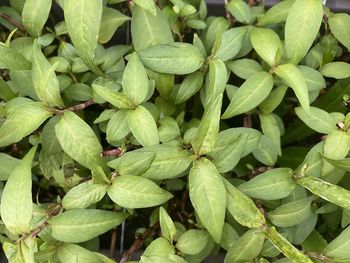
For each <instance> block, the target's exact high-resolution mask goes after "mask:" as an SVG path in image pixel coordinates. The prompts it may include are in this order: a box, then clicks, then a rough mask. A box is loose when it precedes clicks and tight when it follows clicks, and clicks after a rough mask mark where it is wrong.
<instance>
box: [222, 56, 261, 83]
mask: <svg viewBox="0 0 350 263" xmlns="http://www.w3.org/2000/svg"><path fill="white" fill-rule="evenodd" d="M227 67H228V68H229V69H230V70H231V71H232V72H233V73H234V74H235V75H236V76H237V77H240V78H241V79H249V77H250V76H252V75H253V74H255V73H257V72H259V71H262V67H261V66H260V64H259V63H258V62H256V61H255V60H253V59H247V58H243V59H238V60H234V61H230V62H228V64H227Z"/></svg>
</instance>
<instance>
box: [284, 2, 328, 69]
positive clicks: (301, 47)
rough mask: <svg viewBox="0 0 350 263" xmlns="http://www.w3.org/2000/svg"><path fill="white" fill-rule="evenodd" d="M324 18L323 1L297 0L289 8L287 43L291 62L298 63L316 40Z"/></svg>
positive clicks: (286, 29) (286, 30) (286, 32)
mask: <svg viewBox="0 0 350 263" xmlns="http://www.w3.org/2000/svg"><path fill="white" fill-rule="evenodd" d="M322 18H323V8H322V2H321V1H318V0H296V1H295V2H294V4H293V6H292V8H291V9H290V10H289V13H288V17H287V21H286V27H285V43H286V52H287V56H288V58H289V60H290V62H291V63H294V64H298V63H299V61H300V60H301V59H302V58H303V57H304V56H305V55H306V53H307V52H308V51H309V49H310V47H311V46H312V43H313V41H314V40H315V38H316V36H317V33H318V31H319V29H320V26H321V23H322Z"/></svg>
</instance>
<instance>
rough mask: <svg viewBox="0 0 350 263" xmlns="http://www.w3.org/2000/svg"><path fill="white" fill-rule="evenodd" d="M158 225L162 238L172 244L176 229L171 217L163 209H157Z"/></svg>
mask: <svg viewBox="0 0 350 263" xmlns="http://www.w3.org/2000/svg"><path fill="white" fill-rule="evenodd" d="M159 224H160V229H161V230H162V236H163V237H164V238H166V239H167V240H169V242H170V243H172V242H173V239H174V236H175V235H176V227H175V225H174V222H173V220H171V217H170V216H169V214H168V213H167V211H166V210H165V209H164V208H163V207H160V208H159Z"/></svg>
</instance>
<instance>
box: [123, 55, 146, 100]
mask: <svg viewBox="0 0 350 263" xmlns="http://www.w3.org/2000/svg"><path fill="white" fill-rule="evenodd" d="M122 85H123V90H124V92H125V94H126V95H128V97H129V98H130V99H131V101H132V102H133V104H134V105H139V104H141V103H142V102H144V100H145V99H146V97H147V95H148V92H149V87H148V86H149V84H148V77H147V73H146V69H145V67H144V66H143V65H142V63H141V61H140V58H139V56H138V55H137V53H135V52H134V53H132V54H131V55H130V56H129V61H128V64H127V65H126V67H125V70H124V73H123V80H122Z"/></svg>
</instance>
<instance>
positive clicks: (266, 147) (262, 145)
mask: <svg viewBox="0 0 350 263" xmlns="http://www.w3.org/2000/svg"><path fill="white" fill-rule="evenodd" d="M253 155H254V157H255V159H257V160H258V161H259V162H261V163H263V164H265V165H268V166H275V164H276V161H277V158H278V148H277V147H276V145H275V143H274V142H273V140H272V139H271V138H270V137H268V136H266V135H263V136H261V139H260V141H259V145H258V147H257V148H256V149H254V151H253Z"/></svg>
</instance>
